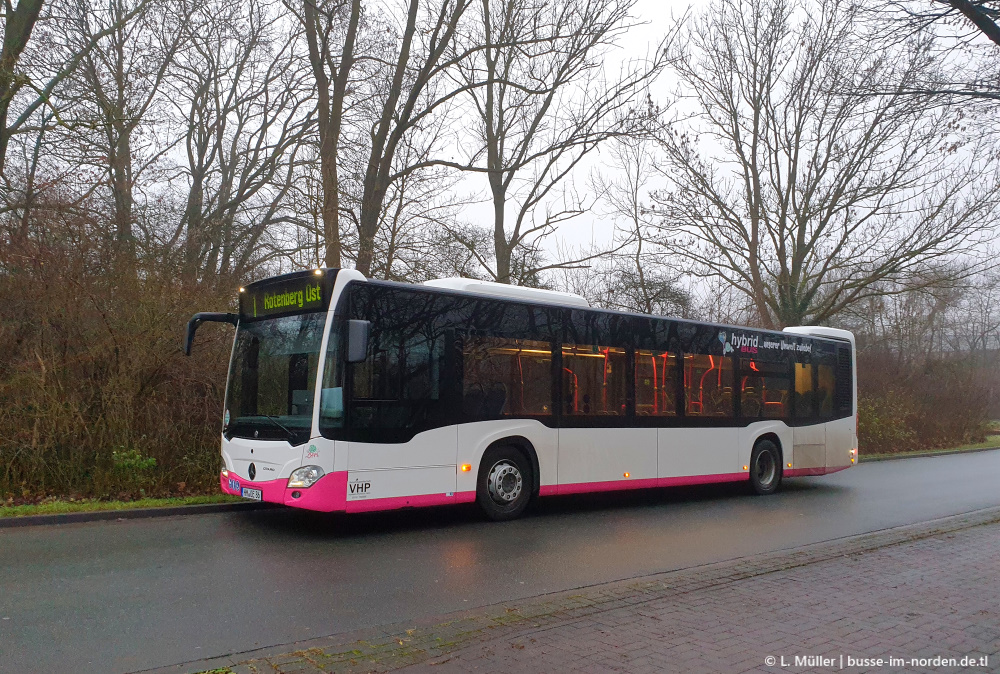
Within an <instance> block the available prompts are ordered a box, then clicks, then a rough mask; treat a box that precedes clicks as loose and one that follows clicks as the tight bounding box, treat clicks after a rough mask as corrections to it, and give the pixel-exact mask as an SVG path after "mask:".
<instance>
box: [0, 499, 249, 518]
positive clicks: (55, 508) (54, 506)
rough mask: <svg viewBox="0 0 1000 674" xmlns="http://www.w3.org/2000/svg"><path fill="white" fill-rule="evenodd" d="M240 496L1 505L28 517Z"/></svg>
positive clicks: (2, 510) (3, 512)
mask: <svg viewBox="0 0 1000 674" xmlns="http://www.w3.org/2000/svg"><path fill="white" fill-rule="evenodd" d="M242 500H243V499H241V498H240V497H238V496H229V495H228V494H209V495H205V496H178V497H175V498H144V499H139V500H138V501H98V500H95V499H81V500H79V501H50V502H48V503H38V504H34V505H16V506H5V505H0V517H27V516H28V515H60V514H63V513H82V512H95V511H99V510H135V509H137V508H165V507H170V506H187V505H203V504H206V503H235V502H237V501H242Z"/></svg>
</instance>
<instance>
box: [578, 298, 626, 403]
mask: <svg viewBox="0 0 1000 674" xmlns="http://www.w3.org/2000/svg"><path fill="white" fill-rule="evenodd" d="M627 320H628V319H627V318H625V317H622V316H614V315H610V314H599V313H596V312H587V311H576V310H574V311H571V312H570V317H569V321H568V322H567V325H566V330H565V335H564V337H563V345H562V398H563V401H562V412H563V414H565V415H567V416H625V414H626V411H627V404H626V395H625V392H626V390H627V383H628V382H627V378H628V371H627V367H626V363H627V359H626V351H627V344H625V343H623V342H624V341H625V340H624V339H623V337H624V335H623V334H621V333H623V332H624V325H625V321H627Z"/></svg>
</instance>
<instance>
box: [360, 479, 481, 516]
mask: <svg viewBox="0 0 1000 674" xmlns="http://www.w3.org/2000/svg"><path fill="white" fill-rule="evenodd" d="M345 489H346V485H345ZM475 500H476V492H474V491H459V492H455V493H454V494H453V495H452V496H448V495H446V494H421V495H419V496H394V497H392V498H373V499H365V500H363V501H348V502H347V512H349V513H364V512H372V511H374V510H397V509H399V508H424V507H427V506H438V505H452V504H455V503H472V502H473V501H475Z"/></svg>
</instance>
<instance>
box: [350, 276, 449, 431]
mask: <svg viewBox="0 0 1000 674" xmlns="http://www.w3.org/2000/svg"><path fill="white" fill-rule="evenodd" d="M352 299H353V301H354V302H353V304H354V306H353V309H352V315H353V316H354V317H356V318H362V319H365V320H369V321H371V331H370V335H369V341H368V357H367V358H366V359H365V360H364V361H363V362H360V363H355V364H353V366H351V367H352V375H353V376H352V382H351V384H352V385H351V398H352V403H351V412H350V423H351V427H352V428H354V429H359V430H361V431H363V432H364V433H365V437H366V439H369V440H373V441H374V440H377V439H383V436H385V437H384V439H388V437H389V435H391V433H390V434H387V433H386V431H391V430H392V429H413V430H419V429H421V428H425V427H427V425H428V423H429V422H430V420H431V417H434V416H436V415H437V414H438V413H439V412H440V410H439V409H438V408H439V407H440V405H437V402H438V401H439V400H440V398H441V379H442V377H441V369H442V361H443V359H444V352H445V333H444V331H443V330H442V329H441V328H440V325H439V322H440V321H439V320H438V318H439V316H438V315H439V314H440V313H441V311H440V310H441V309H442V307H439V306H437V305H438V304H441V302H440V298H438V297H436V296H435V295H433V294H430V293H417V292H408V291H405V290H399V289H396V288H385V287H378V286H371V287H361V288H359V289H357V290H355V295H354V297H353V298H352Z"/></svg>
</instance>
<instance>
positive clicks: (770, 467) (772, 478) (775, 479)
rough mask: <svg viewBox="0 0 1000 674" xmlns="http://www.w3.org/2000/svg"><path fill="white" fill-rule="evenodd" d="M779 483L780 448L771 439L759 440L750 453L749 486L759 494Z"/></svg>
mask: <svg viewBox="0 0 1000 674" xmlns="http://www.w3.org/2000/svg"><path fill="white" fill-rule="evenodd" d="M780 485H781V450H779V449H778V446H777V445H775V444H774V442H773V441H771V440H760V441H759V442H758V443H757V444H756V445H754V448H753V452H751V453H750V486H751V487H752V488H753V490H754V492H755V493H757V494H760V495H761V496H766V495H768V494H773V493H774V492H776V491H778V487H779V486H780Z"/></svg>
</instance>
